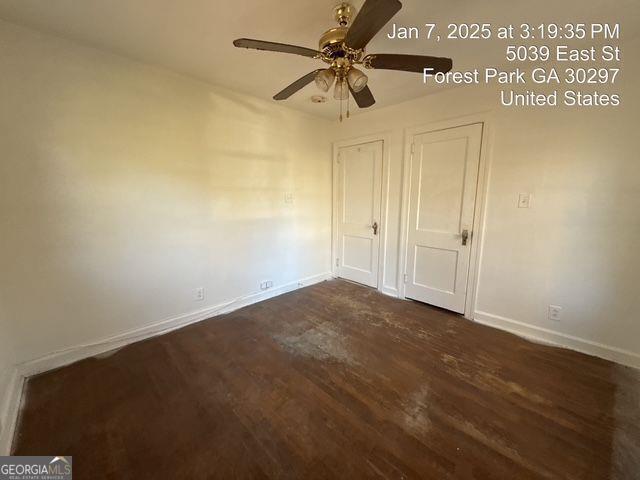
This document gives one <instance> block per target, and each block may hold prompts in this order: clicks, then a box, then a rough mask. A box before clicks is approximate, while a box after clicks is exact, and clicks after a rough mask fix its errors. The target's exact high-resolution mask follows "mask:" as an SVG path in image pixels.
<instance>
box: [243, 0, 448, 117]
mask: <svg viewBox="0 0 640 480" xmlns="http://www.w3.org/2000/svg"><path fill="white" fill-rule="evenodd" d="M401 8H402V4H401V3H400V2H399V1H398V0H366V1H365V3H364V5H363V6H362V9H361V10H360V12H359V13H358V14H357V15H355V14H356V11H355V8H354V7H353V6H352V5H350V4H348V3H341V4H340V5H338V6H336V7H335V8H334V17H335V19H336V21H337V22H338V25H339V26H338V27H335V28H331V29H329V30H327V31H326V32H325V33H323V34H322V36H321V37H320V42H319V49H318V50H313V49H311V48H306V47H299V46H297V45H287V44H284V43H275V42H265V41H262V40H253V39H250V38H239V39H237V40H234V42H233V44H234V45H235V46H236V47H241V48H253V49H256V50H268V51H272V52H282V53H291V54H294V55H303V56H305V57H310V58H314V59H319V60H322V61H323V62H325V63H327V64H328V65H329V68H321V69H317V70H314V71H313V72H310V73H307V74H306V75H304V76H303V77H300V78H299V79H298V80H296V81H295V82H293V83H292V84H291V85H289V86H288V87H286V88H285V89H284V90H282V91H281V92H278V93H277V94H276V95H274V97H273V98H274V100H285V99H287V98H289V97H290V96H291V95H293V94H294V93H296V92H297V91H298V90H300V89H301V88H303V87H305V86H306V85H308V84H309V83H311V82H313V81H315V83H316V85H317V86H318V88H320V90H322V91H323V92H328V91H329V89H330V88H331V86H332V85H333V84H334V81H335V87H334V93H333V97H334V98H335V99H336V100H340V121H342V102H343V101H344V100H347V117H349V106H348V105H349V104H348V100H349V92H350V93H351V95H352V96H353V98H354V99H355V101H356V103H357V104H358V107H360V108H367V107H370V106H371V105H373V104H374V103H375V102H376V101H375V99H374V98H373V94H372V93H371V90H370V89H369V87H368V85H367V81H368V78H367V76H366V75H365V74H364V73H363V72H362V71H361V70H359V69H357V68H356V67H355V66H354V65H362V66H363V67H364V68H368V69H369V68H373V69H384V70H400V71H405V72H417V73H423V72H424V69H425V68H427V69H432V70H431V71H430V73H432V74H436V73H438V72H442V73H446V72H448V71H449V70H451V68H452V66H453V63H452V61H451V59H450V58H443V57H430V56H426V55H400V54H386V53H381V54H369V55H365V47H366V46H367V44H368V43H369V41H370V40H371V39H372V38H373V37H374V36H375V35H376V33H378V32H379V31H380V30H381V29H382V27H384V26H385V25H386V23H387V22H388V21H389V20H391V18H392V17H393V16H394V15H395V14H396V13H398V11H399V10H400V9H401ZM354 16H355V19H354V20H353V22H352V21H351V19H352V18H353V17H354Z"/></svg>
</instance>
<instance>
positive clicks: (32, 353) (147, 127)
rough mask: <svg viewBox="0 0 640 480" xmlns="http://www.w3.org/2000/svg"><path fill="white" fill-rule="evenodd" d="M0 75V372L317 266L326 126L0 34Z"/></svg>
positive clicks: (325, 186)
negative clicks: (5, 348)
mask: <svg viewBox="0 0 640 480" xmlns="http://www.w3.org/2000/svg"><path fill="white" fill-rule="evenodd" d="M0 71H1V72H2V74H1V75H0V105H2V108H1V109H0V144H1V145H2V147H1V148H2V159H1V162H0V221H1V230H2V235H1V237H0V265H1V266H2V267H1V268H2V276H1V280H0V282H1V285H0V304H1V305H2V316H3V318H2V320H3V322H4V324H5V326H6V328H7V330H8V331H6V332H3V340H4V338H5V335H8V336H9V338H10V342H11V343H12V344H13V345H14V346H15V355H12V356H11V359H10V360H11V361H12V362H14V363H15V362H22V361H26V360H30V359H34V358H37V357H40V356H43V355H46V354H49V353H51V352H54V351H56V350H60V349H65V348H68V347H75V346H78V345H82V344H83V343H87V342H93V341H96V340H100V339H102V338H105V337H108V336H111V335H114V334H120V333H123V332H126V331H128V330H131V329H135V328H138V327H141V326H144V325H148V324H150V323H153V322H157V321H161V320H164V319H168V318H172V317H175V316H177V315H181V314H184V313H188V312H192V311H196V310H200V309H204V308H205V307H208V306H212V305H217V304H220V303H222V302H227V301H229V300H232V299H235V298H237V297H240V296H243V295H247V294H251V293H255V292H259V291H260V288H259V283H260V281H262V280H267V279H271V280H273V282H274V287H278V286H280V285H284V284H287V283H290V282H295V281H297V280H298V279H303V278H306V277H309V276H313V275H317V274H322V273H326V272H327V271H329V270H330V228H331V227H330V217H331V162H330V141H329V139H328V136H327V135H326V131H327V125H328V122H326V121H325V120H320V119H316V118H313V117H310V116H307V115H305V114H301V113H297V112H294V111H292V110H289V109H287V108H284V107H282V106H280V105H276V104H274V103H273V102H267V101H261V100H257V99H254V98H251V97H247V96H244V95H239V94H235V93H232V92H229V91H225V90H221V89H218V88H214V87H211V86H209V85H207V84H204V83H200V82H198V81H195V80H192V79H189V78H186V77H183V76H180V75H177V74H173V73H171V72H168V71H166V70H162V69H159V68H155V67H151V66H147V65H143V64H140V63H136V62H133V61H130V60H127V59H125V58H122V57H118V56H114V55H110V54H107V53H103V52H101V51H98V50H94V49H91V48H84V47H80V46H78V45H76V44H73V43H70V42H67V41H64V40H61V39H58V38H55V37H51V36H47V35H44V34H40V33H36V32H34V31H30V30H26V29H23V28H19V27H16V26H12V25H10V24H7V23H0ZM286 192H291V193H293V195H294V202H293V203H292V204H290V203H285V201H284V199H285V193H286ZM198 287H204V288H205V292H206V293H205V294H206V299H205V301H204V302H197V301H195V290H196V288H198ZM0 347H1V346H0ZM0 350H1V348H0ZM0 360H2V359H0Z"/></svg>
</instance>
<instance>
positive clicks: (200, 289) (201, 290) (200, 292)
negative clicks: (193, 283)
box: [196, 287, 204, 301]
mask: <svg viewBox="0 0 640 480" xmlns="http://www.w3.org/2000/svg"><path fill="white" fill-rule="evenodd" d="M196 300H197V301H201V300H204V287H198V288H196Z"/></svg>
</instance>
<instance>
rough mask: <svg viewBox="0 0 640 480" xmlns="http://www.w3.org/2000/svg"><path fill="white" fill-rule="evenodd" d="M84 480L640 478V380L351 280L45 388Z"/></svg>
mask: <svg viewBox="0 0 640 480" xmlns="http://www.w3.org/2000/svg"><path fill="white" fill-rule="evenodd" d="M13 453H14V454H16V455H55V454H58V455H73V460H74V474H75V478H90V479H101V478H105V479H107V478H118V479H127V478H131V479H134V478H135V479H145V478H150V479H151V478H225V479H226V478H285V479H286V478H291V479H294V478H295V479H298V478H305V479H316V478H317V479H323V478H327V479H334V478H349V479H352V478H433V479H448V478H450V479H489V478H496V479H504V478H508V479H516V478H517V479H528V478H531V479H541V478H549V479H556V478H559V479H586V478H589V479H591V478H593V479H608V478H616V479H638V478H640V473H639V472H640V372H638V371H637V370H633V369H630V368H626V367H622V366H619V365H616V364H613V363H611V362H607V361H605V360H601V359H598V358H594V357H590V356H587V355H583V354H580V353H577V352H573V351H569V350H564V349H559V348H553V347H549V346H544V345H538V344H535V343H531V342H528V341H526V340H524V339H521V338H519V337H516V336H514V335H511V334H509V333H506V332H503V331H500V330H496V329H492V328H490V327H486V326H483V325H479V324H476V323H473V322H469V321H467V320H465V319H464V318H462V317H460V316H458V315H455V314H452V313H449V312H446V311H443V310H441V309H437V308H434V307H429V306H427V305H424V304H420V303H417V302H410V301H400V300H396V299H392V298H389V297H386V296H384V295H381V294H379V293H378V292H376V291H374V290H371V289H368V288H365V287H362V286H359V285H355V284H352V283H349V282H345V281H340V280H333V281H329V282H323V283H321V284H317V285H314V286H311V287H307V288H304V289H301V290H297V291H295V292H292V293H289V294H286V295H282V296H279V297H276V298H273V299H271V300H267V301H265V302H261V303H259V304H256V305H252V306H249V307H246V308H243V309H241V310H237V311H235V312H232V313H230V314H227V315H224V316H221V317H217V318H213V319H210V320H207V321H204V322H200V323H198V324H195V325H191V326H188V327H185V328H182V329H180V330H177V331H174V332H171V333H168V334H166V335H163V336H160V337H155V338H152V339H149V340H145V341H142V342H138V343H136V344H133V345H129V346H127V347H125V348H122V349H120V350H119V351H116V352H110V353H109V354H107V355H102V356H100V357H98V358H92V359H87V360H83V361H80V362H77V363H75V364H73V365H69V366H67V367H64V368H61V369H58V370H56V371H52V372H48V373H45V374H42V375H39V376H36V377H33V378H31V379H29V381H28V383H27V388H26V401H25V405H24V407H23V410H22V414H21V417H20V421H19V425H18V429H17V435H16V439H15V442H14V451H13Z"/></svg>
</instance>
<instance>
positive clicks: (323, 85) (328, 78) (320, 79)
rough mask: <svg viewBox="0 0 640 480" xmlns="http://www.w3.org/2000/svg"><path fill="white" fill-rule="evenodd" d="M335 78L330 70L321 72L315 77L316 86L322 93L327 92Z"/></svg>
mask: <svg viewBox="0 0 640 480" xmlns="http://www.w3.org/2000/svg"><path fill="white" fill-rule="evenodd" d="M335 78H336V74H335V72H334V71H333V70H332V69H331V68H327V69H326V70H322V71H320V72H318V74H317V75H316V79H315V80H316V85H317V86H318V88H319V89H320V90H322V91H323V92H328V91H329V89H330V88H331V85H333V81H334V79H335Z"/></svg>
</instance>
